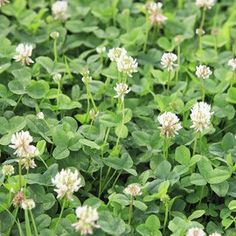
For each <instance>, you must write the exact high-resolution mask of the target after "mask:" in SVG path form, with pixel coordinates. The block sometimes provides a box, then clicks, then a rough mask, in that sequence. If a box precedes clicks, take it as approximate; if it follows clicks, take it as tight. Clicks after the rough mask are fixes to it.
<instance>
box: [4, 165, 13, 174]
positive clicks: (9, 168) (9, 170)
mask: <svg viewBox="0 0 236 236" xmlns="http://www.w3.org/2000/svg"><path fill="white" fill-rule="evenodd" d="M2 173H3V175H5V176H11V175H13V174H14V167H13V166H12V165H3V167H2Z"/></svg>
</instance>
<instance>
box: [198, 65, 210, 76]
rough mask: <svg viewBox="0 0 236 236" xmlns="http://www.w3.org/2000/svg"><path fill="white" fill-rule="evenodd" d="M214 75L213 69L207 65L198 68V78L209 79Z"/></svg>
mask: <svg viewBox="0 0 236 236" xmlns="http://www.w3.org/2000/svg"><path fill="white" fill-rule="evenodd" d="M211 74H212V71H211V69H210V68H209V67H208V66H205V65H199V66H197V67H196V76H197V77H198V78H200V79H208V78H209V76H210V75H211Z"/></svg>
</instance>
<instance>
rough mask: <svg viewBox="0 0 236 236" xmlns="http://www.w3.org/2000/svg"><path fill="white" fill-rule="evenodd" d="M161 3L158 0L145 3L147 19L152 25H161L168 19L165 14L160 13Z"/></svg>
mask: <svg viewBox="0 0 236 236" xmlns="http://www.w3.org/2000/svg"><path fill="white" fill-rule="evenodd" d="M161 8H162V3H161V2H158V3H155V2H148V3H147V4H146V9H147V11H148V13H149V19H150V22H151V24H152V25H163V24H164V23H165V21H166V20H167V19H168V18H167V17H166V16H164V15H163V14H162V11H161Z"/></svg>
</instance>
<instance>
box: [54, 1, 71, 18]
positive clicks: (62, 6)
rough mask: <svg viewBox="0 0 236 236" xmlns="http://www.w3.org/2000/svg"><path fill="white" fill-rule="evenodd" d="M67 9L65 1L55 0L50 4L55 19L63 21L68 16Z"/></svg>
mask: <svg viewBox="0 0 236 236" xmlns="http://www.w3.org/2000/svg"><path fill="white" fill-rule="evenodd" d="M67 10H68V3H67V1H56V2H55V3H53V4H52V14H53V16H54V19H55V20H62V21H65V20H66V19H67V18H68V14H67Z"/></svg>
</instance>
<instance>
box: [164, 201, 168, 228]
mask: <svg viewBox="0 0 236 236" xmlns="http://www.w3.org/2000/svg"><path fill="white" fill-rule="evenodd" d="M168 216H169V205H168V204H165V218H164V231H165V230H166V225H167V221H168Z"/></svg>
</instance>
